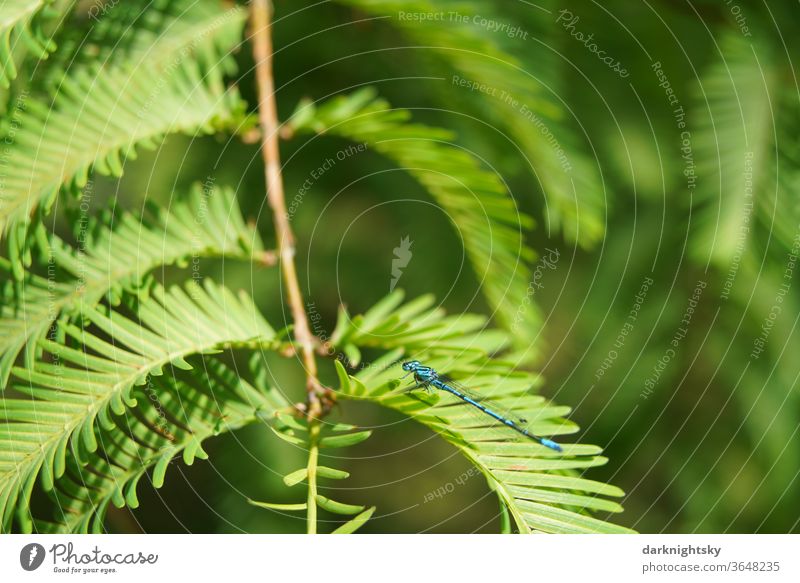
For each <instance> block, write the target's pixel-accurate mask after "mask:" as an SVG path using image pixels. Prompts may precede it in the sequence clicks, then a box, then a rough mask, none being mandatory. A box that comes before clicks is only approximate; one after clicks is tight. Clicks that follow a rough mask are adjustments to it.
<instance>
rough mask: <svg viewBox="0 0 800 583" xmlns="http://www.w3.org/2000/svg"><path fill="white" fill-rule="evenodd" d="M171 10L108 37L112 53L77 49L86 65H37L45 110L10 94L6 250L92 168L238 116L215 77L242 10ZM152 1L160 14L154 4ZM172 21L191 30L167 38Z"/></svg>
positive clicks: (32, 96)
mask: <svg viewBox="0 0 800 583" xmlns="http://www.w3.org/2000/svg"><path fill="white" fill-rule="evenodd" d="M173 4H180V5H182V6H183V8H184V10H183V12H181V13H180V16H179V17H175V18H165V17H159V18H153V16H154V15H155V14H157V10H156V11H155V12H152V13H150V12H148V14H149V17H148V18H147V19H144V18H143V19H140V20H136V21H135V22H134V24H133V25H132V26H131V27H129V28H128V29H126V30H124V31H123V33H122V38H117V39H116V41H117V43H118V45H119V47H120V48H119V49H117V50H118V51H119V52H120V54H119V55H117V54H116V53H115V52H112V54H110V55H108V56H107V58H106V60H105V61H104V62H103V61H98V60H97V59H96V58H95V56H96V54H97V52H98V51H100V49H99V48H98V45H97V44H96V43H94V42H87V43H85V44H81V48H80V49H79V50H80V51H81V53H80V54H83V53H89V55H90V56H91V57H92V58H91V59H87V61H86V62H85V63H84V62H82V61H81V59H80V58H78V57H79V55H77V56H76V59H77V63H78V64H75V65H74V66H69V67H68V68H66V69H65V70H64V71H62V70H61V69H60V66H59V64H57V63H56V64H53V66H54V67H56V68H57V69H58V70H57V71H56V72H53V71H52V70H48V69H47V68H46V67H45V68H44V71H43V73H42V77H43V78H46V79H49V80H51V81H52V82H51V83H50V85H51V86H52V88H53V91H54V92H55V93H54V95H53V96H52V103H50V104H49V105H48V104H47V97H46V93H45V94H42V93H40V92H39V91H40V90H38V89H37V90H35V91H34V92H32V93H23V94H21V95H20V96H19V97H17V99H16V101H15V103H14V104H13V105H12V107H11V109H10V112H9V116H10V120H11V127H6V128H5V131H4V135H3V139H5V140H6V142H7V143H8V144H9V146H8V151H7V155H6V158H5V162H6V168H5V175H4V177H3V178H4V184H5V188H4V189H3V190H2V193H0V228H1V229H2V230H3V232H5V233H7V236H8V238H9V247H10V250H11V252H12V254H13V250H15V249H21V248H22V247H23V246H24V245H25V244H26V237H27V235H28V223H29V221H30V220H31V219H30V217H31V215H32V214H33V213H34V211H38V215H42V214H46V213H47V212H49V210H50V208H51V207H52V205H53V204H54V202H55V200H56V197H57V196H58V193H59V191H60V190H61V188H62V186H64V185H70V186H71V187H72V188H73V190H78V189H79V188H81V187H83V186H84V185H85V184H86V182H87V181H88V179H89V173H90V171H92V170H95V171H98V172H100V173H102V174H111V175H115V176H118V175H120V174H121V173H122V169H123V165H124V162H125V160H126V159H127V158H128V157H131V158H134V157H135V156H136V148H137V147H144V148H155V147H156V144H157V142H158V141H159V140H160V139H161V138H162V137H163V136H165V135H166V134H169V133H173V132H182V133H188V134H192V135H193V134H196V133H201V134H202V133H213V132H215V131H217V130H218V129H220V128H222V127H225V126H229V125H233V126H234V127H235V125H236V124H238V123H239V121H240V120H241V113H242V110H243V107H244V106H243V103H242V101H241V99H240V98H239V95H238V92H237V91H235V90H228V89H226V87H225V85H224V83H223V75H224V74H225V73H229V72H230V71H231V70H232V67H233V65H234V63H233V60H232V57H231V55H230V51H231V50H232V49H234V48H235V47H236V46H238V43H239V42H240V39H241V30H242V26H243V24H244V17H245V12H244V11H243V10H241V9H238V8H231V9H228V10H222V9H219V8H209V6H210V5H209V4H205V3H197V2H188V1H186V0H181V1H180V2H177V3H173ZM158 5H159V7H160V8H161V9H164V10H166V8H165V7H164V2H163V0H162V1H160V2H159V3H158ZM175 8H177V7H173V9H175ZM114 12H115V11H112V13H114ZM193 15H196V16H197V17H196V18H194V17H193ZM176 19H177V20H180V21H181V22H185V23H191V25H188V24H187V25H186V26H184V29H183V30H181V29H180V28H179V31H180V32H181V34H179V35H177V37H174V36H172V35H171V34H170V30H171V26H172V25H173V24H175V22H176ZM154 22H155V24H157V25H158V26H159V27H160V28H157V29H155V30H152V38H150V37H149V36H148V34H144V33H143V34H142V35H141V37H142V38H143V39H145V40H147V39H148V38H150V42H149V44H148V45H147V49H146V50H145V49H144V48H143V47H142V48H141V49H140V50H136V47H138V46H140V43H141V42H142V40H141V39H140V37H139V33H140V32H141V28H142V27H145V26H151V25H153V24H154ZM99 30H100V31H101V32H98V34H102V31H103V30H104V29H103V27H99ZM145 30H148V29H145ZM128 35H129V36H130V37H131V38H132V39H136V40H135V41H132V44H133V48H127V45H128V44H129V43H127V42H126V41H127V37H128ZM101 46H102V45H101ZM115 46H116V45H115ZM53 79H57V81H53ZM41 86H42V84H41V83H37V84H35V87H41Z"/></svg>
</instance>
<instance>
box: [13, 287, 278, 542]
mask: <svg viewBox="0 0 800 583" xmlns="http://www.w3.org/2000/svg"><path fill="white" fill-rule="evenodd" d="M84 317H85V318H86V320H88V321H89V322H90V323H91V324H92V326H91V327H79V326H76V325H74V324H72V323H64V324H61V325H60V327H59V328H60V329H59V334H58V336H59V337H60V338H62V341H61V342H54V341H52V340H49V339H43V340H39V345H40V347H41V348H42V350H43V351H44V352H45V354H46V355H47V356H48V358H47V359H44V358H42V359H40V360H38V361H37V362H36V363H35V364H34V365H33V366H32V367H26V368H16V369H14V371H13V373H14V376H15V377H16V379H17V382H15V383H14V384H13V385H12V387H13V388H14V389H15V390H16V391H18V392H20V393H22V394H24V395H25V396H26V398H19V399H14V398H5V399H4V400H3V418H4V419H5V420H6V422H7V423H6V424H5V425H4V426H3V434H2V435H0V451H2V452H3V457H2V458H0V518H2V520H1V521H0V524H2V527H3V530H4V531H6V532H7V531H8V530H9V529H10V528H11V522H12V517H13V514H14V510H15V509H16V511H17V516H18V517H19V519H20V521H21V525H22V526H23V528H30V525H31V523H30V521H29V520H28V519H27V514H28V500H29V497H30V493H31V490H32V488H33V485H34V483H35V480H36V478H37V476H39V475H41V478H42V484H43V486H44V489H45V490H47V491H50V490H52V489H53V486H54V483H55V480H56V479H58V478H60V477H61V476H63V474H64V471H65V468H66V459H67V449H68V448H69V450H70V452H71V455H72V456H74V457H75V459H76V460H77V461H79V462H81V461H84V460H86V459H87V456H88V455H90V454H91V453H92V452H94V451H96V450H97V448H98V437H97V433H96V428H97V427H98V425H99V427H101V428H106V429H109V430H111V429H112V428H113V427H114V425H115V424H114V422H113V419H112V415H113V414H115V415H124V414H125V412H126V409H128V408H130V407H134V406H136V399H135V397H134V395H133V393H134V387H136V386H140V385H144V384H146V383H147V382H148V379H149V378H151V377H152V376H161V375H162V374H164V371H165V369H166V370H167V371H168V372H170V371H172V369H174V368H177V369H187V370H188V369H191V368H192V367H191V365H190V364H189V363H188V362H187V361H186V358H187V357H189V356H191V355H194V354H203V353H208V352H215V351H218V350H221V349H226V348H232V347H251V348H254V347H270V346H272V344H273V343H275V342H276V341H277V340H276V335H275V332H274V330H273V329H272V327H271V326H270V325H269V324H268V323H267V322H266V321H265V320H264V319H263V317H261V316H260V314H259V313H258V311H257V310H256V309H255V306H254V305H253V303H252V300H250V298H249V297H247V296H246V295H243V294H240V295H239V296H238V297H237V296H236V295H234V294H232V293H231V292H230V291H228V290H227V289H225V288H223V287H220V286H217V285H215V284H213V283H211V282H210V281H209V280H206V282H205V284H204V286H203V287H200V285H198V284H196V283H190V284H188V285H187V286H186V289H182V288H179V287H173V288H172V289H169V290H165V289H163V288H161V287H155V288H154V289H153V291H152V293H151V295H150V296H149V297H147V298H145V299H143V300H141V301H140V302H138V305H137V306H136V310H135V317H133V319H132V318H131V317H128V316H126V315H124V314H122V313H120V310H108V309H104V308H103V306H98V307H97V308H94V309H87V310H85V311H84ZM108 339H110V340H111V341H109V340H108Z"/></svg>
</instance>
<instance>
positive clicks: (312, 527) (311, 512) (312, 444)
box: [306, 421, 322, 534]
mask: <svg viewBox="0 0 800 583" xmlns="http://www.w3.org/2000/svg"><path fill="white" fill-rule="evenodd" d="M321 429H322V428H321V426H320V424H319V422H317V421H314V422H312V423H311V424H310V425H309V428H308V437H309V447H308V466H307V470H308V476H307V478H306V479H307V480H308V504H307V510H306V525H307V526H306V532H307V533H308V534H317V462H318V460H319V434H320V430H321Z"/></svg>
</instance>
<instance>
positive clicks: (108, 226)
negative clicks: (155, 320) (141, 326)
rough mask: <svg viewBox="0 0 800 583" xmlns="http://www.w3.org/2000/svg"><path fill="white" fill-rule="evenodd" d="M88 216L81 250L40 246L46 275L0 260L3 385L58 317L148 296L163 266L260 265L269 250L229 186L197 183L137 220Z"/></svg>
mask: <svg viewBox="0 0 800 583" xmlns="http://www.w3.org/2000/svg"><path fill="white" fill-rule="evenodd" d="M91 222H92V218H91V217H87V216H85V215H83V216H82V217H80V218H79V219H78V221H77V223H76V224H77V225H78V229H76V230H77V231H78V233H77V236H78V238H79V240H80V241H81V247H80V248H78V249H73V248H72V247H70V246H69V245H67V244H66V243H65V242H63V241H62V240H61V239H59V238H58V237H56V236H50V237H49V240H48V241H47V248H46V249H45V250H42V249H38V250H36V252H37V253H42V254H43V255H44V256H45V257H44V261H45V263H46V267H47V273H46V275H44V276H43V275H37V274H36V273H33V272H24V271H22V270H23V267H22V264H21V262H20V261H19V260H18V261H17V266H16V269H17V270H19V271H20V272H21V273H22V275H19V276H17V277H16V278H12V277H11V272H12V264H11V263H9V262H8V261H6V260H5V259H0V270H1V271H2V272H5V275H6V276H7V279H6V281H5V282H4V284H3V288H2V294H0V297H2V304H1V305H0V385H2V387H5V384H6V382H7V380H8V375H9V373H10V371H11V367H12V366H13V364H14V362H15V360H16V358H17V355H18V354H19V353H20V351H21V350H22V349H23V348H27V349H26V357H27V358H26V366H31V365H32V364H33V361H34V358H35V355H36V350H35V348H36V341H37V340H38V339H40V338H43V337H44V336H45V334H46V333H47V332H48V330H50V329H51V326H53V323H54V322H55V321H56V320H62V321H64V320H73V321H75V320H78V321H80V319H81V316H82V314H83V312H84V311H85V310H91V309H92V308H94V307H95V306H96V305H97V303H98V302H99V301H100V300H101V299H103V298H107V299H108V301H109V302H110V303H111V304H112V305H118V304H119V302H120V299H121V297H122V294H123V293H124V292H134V293H140V292H141V293H143V294H145V295H146V292H147V291H148V290H149V287H150V284H151V283H152V282H151V281H150V280H151V278H150V275H149V274H150V272H151V271H152V270H153V269H155V268H157V267H159V266H164V265H171V264H182V265H186V264H188V262H189V261H193V260H199V259H200V258H203V257H224V258H227V259H236V260H242V261H254V262H259V261H260V262H262V263H263V261H264V258H265V256H266V255H265V251H264V249H263V245H262V243H261V239H260V237H259V235H258V233H257V232H256V230H255V228H254V227H253V226H248V225H246V224H245V222H244V220H243V219H242V216H241V214H240V213H239V211H238V205H237V203H236V197H235V195H234V193H233V191H232V190H231V189H230V188H218V187H216V186H213V185H205V186H203V187H200V186H199V185H198V186H195V187H194V188H193V189H192V190H191V192H190V194H189V196H188V197H186V199H185V200H178V201H177V202H175V203H173V205H172V206H171V207H170V208H169V210H167V209H161V208H158V207H155V206H152V207H151V208H150V209H149V211H148V212H146V213H145V215H144V216H143V217H140V218H137V217H134V216H133V215H131V214H130V213H122V214H121V216H118V217H113V218H111V217H110V218H108V219H107V220H105V221H103V223H102V224H100V225H99V226H96V227H95V228H93V227H92V225H91ZM42 236H43V237H47V235H45V234H43V235H42ZM57 329H58V327H55V328H54V329H53V332H55V331H56V330H57Z"/></svg>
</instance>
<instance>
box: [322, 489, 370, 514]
mask: <svg viewBox="0 0 800 583" xmlns="http://www.w3.org/2000/svg"><path fill="white" fill-rule="evenodd" d="M316 500H317V504H319V506H320V508H323V509H325V510H327V511H328V512H333V513H334V514H358V513H359V512H361V511H362V510H364V507H363V506H356V505H353V504H344V503H342V502H336V501H335V500H331V499H330V498H326V497H325V496H320V495H319V494H317V498H316Z"/></svg>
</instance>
